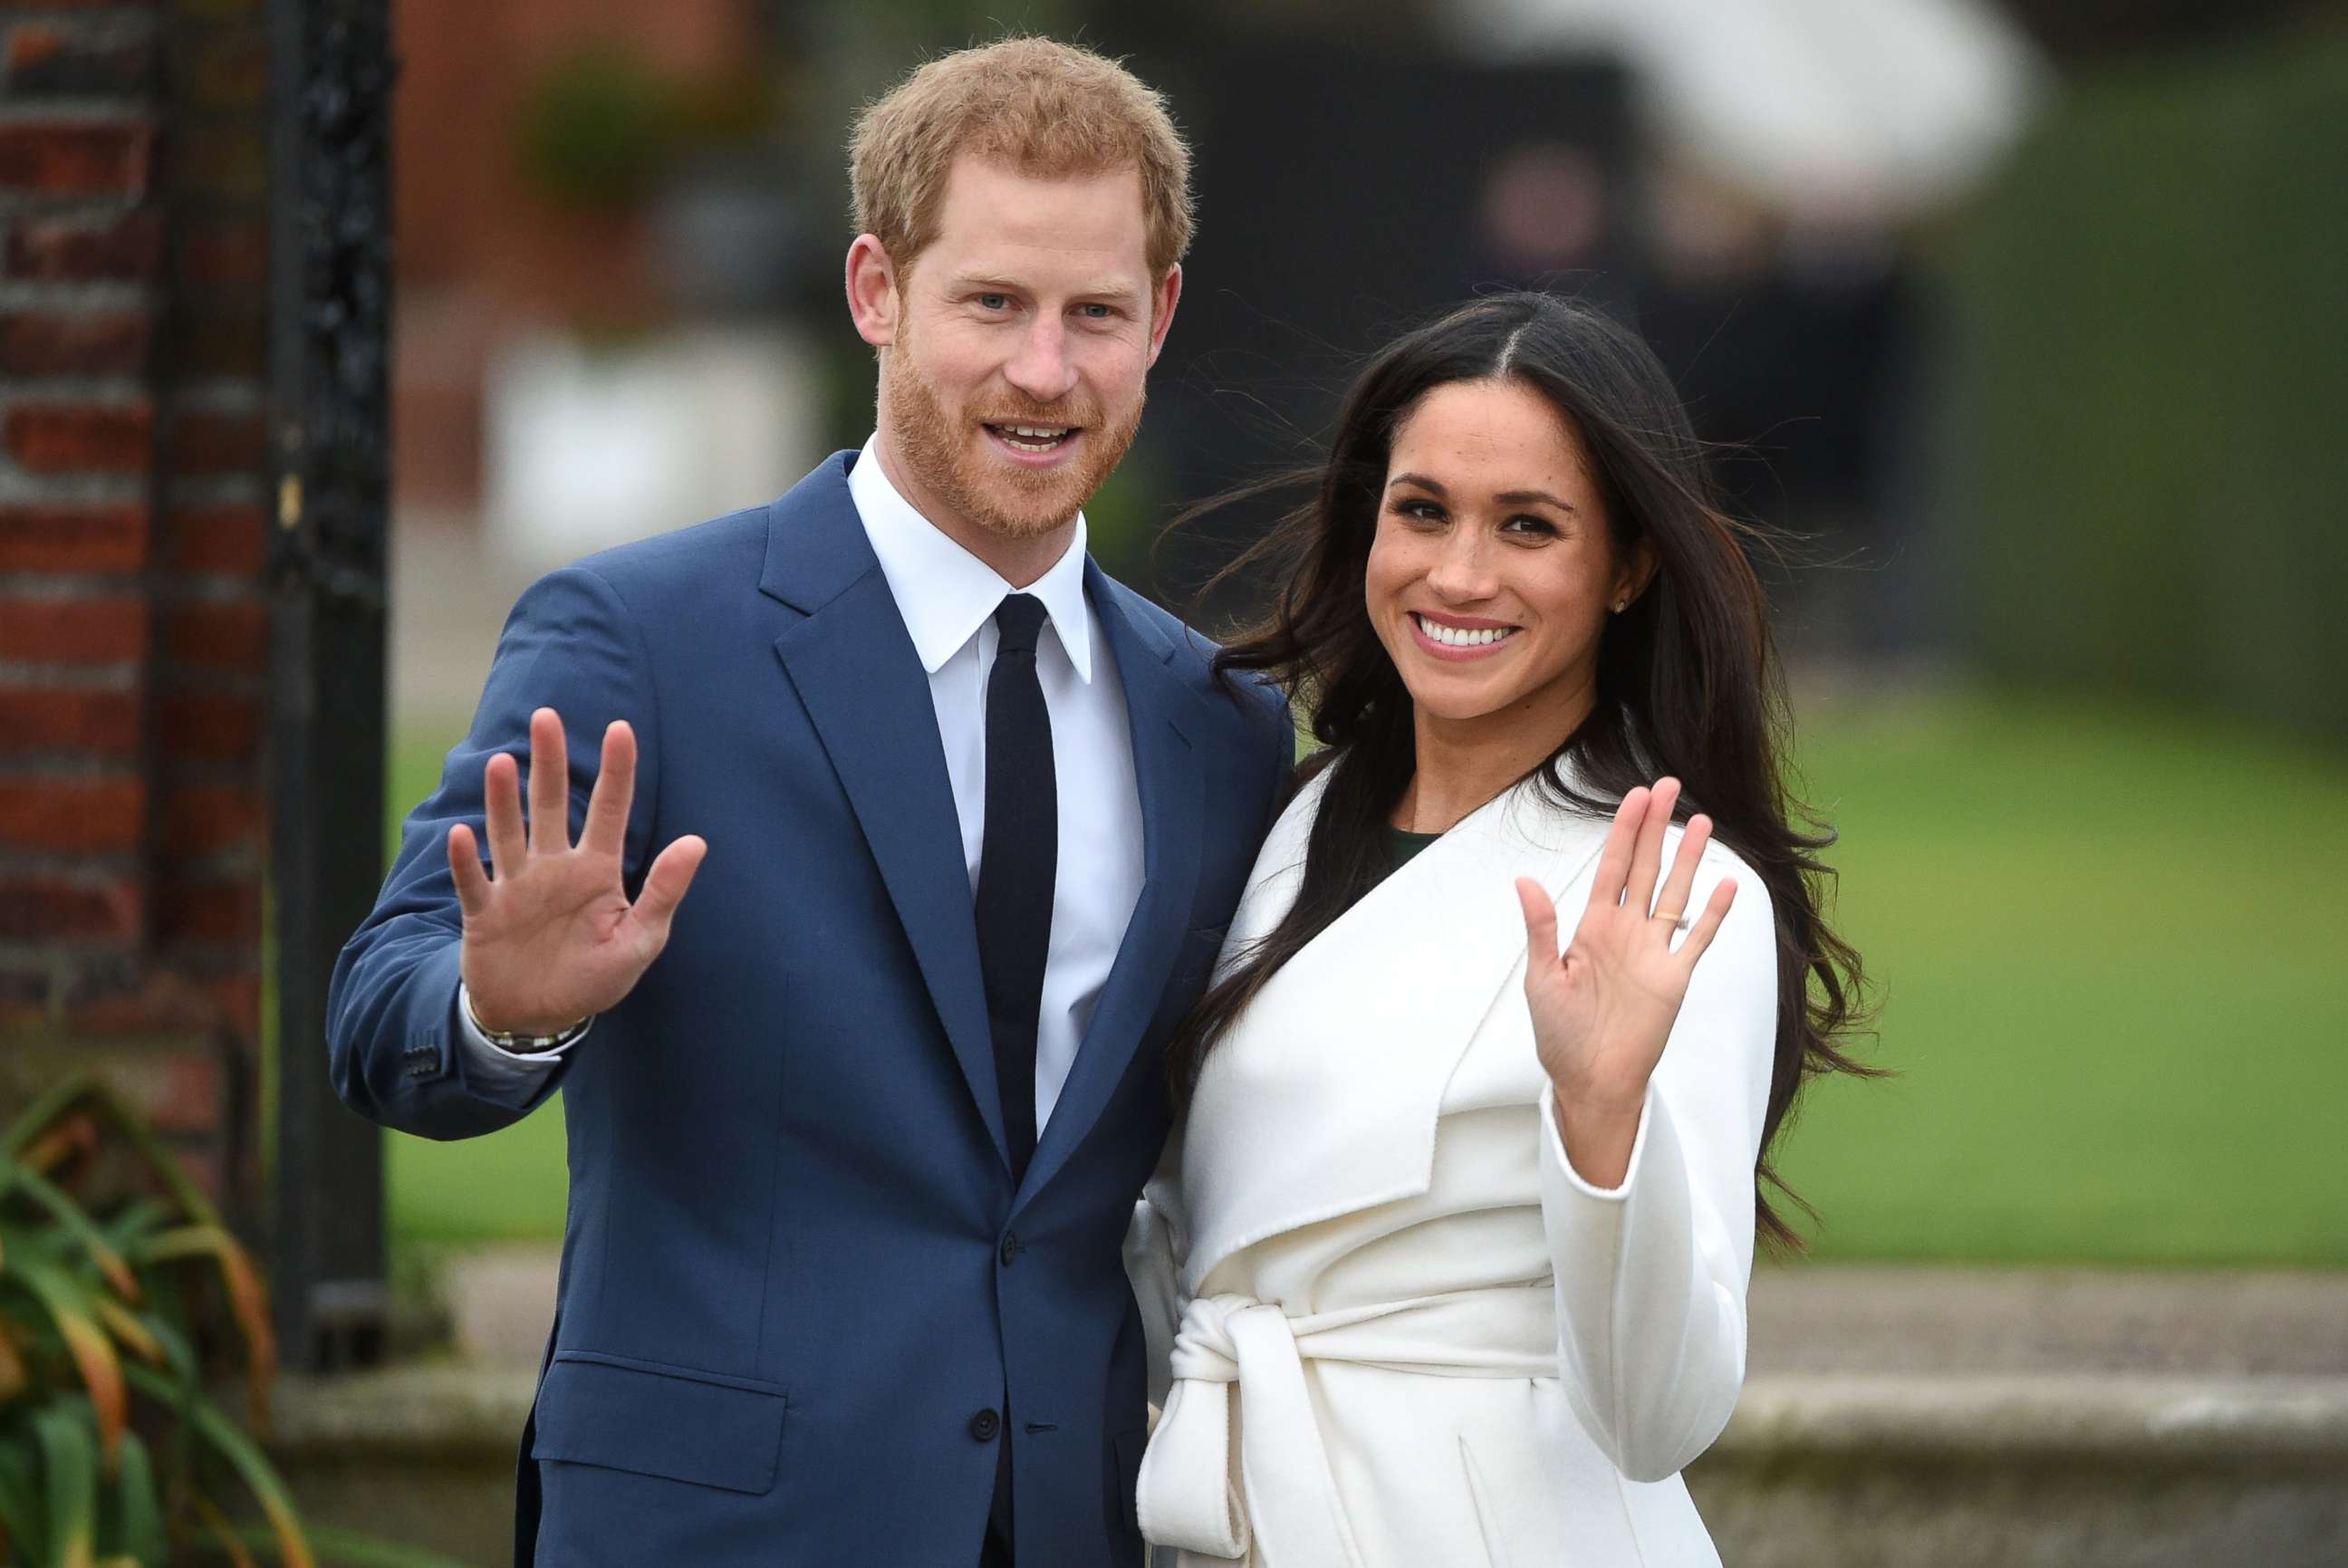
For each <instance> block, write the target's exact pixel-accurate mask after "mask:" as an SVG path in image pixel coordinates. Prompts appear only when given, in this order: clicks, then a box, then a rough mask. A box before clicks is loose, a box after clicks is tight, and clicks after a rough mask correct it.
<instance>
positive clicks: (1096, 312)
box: [974, 294, 1117, 321]
mask: <svg viewBox="0 0 2348 1568" xmlns="http://www.w3.org/2000/svg"><path fill="white" fill-rule="evenodd" d="M974 297H975V298H976V300H977V303H978V308H979V309H981V310H1009V309H1010V308H1011V296H1010V295H1009V294H978V295H976V296H974ZM1076 308H1077V309H1078V310H1080V311H1082V312H1083V313H1084V315H1085V319H1086V320H1087V321H1107V320H1108V319H1109V318H1110V317H1111V316H1113V315H1116V314H1117V313H1116V312H1115V311H1114V310H1112V309H1110V308H1109V307H1108V306H1107V305H1105V304H1082V305H1078V306H1077V307H1076Z"/></svg>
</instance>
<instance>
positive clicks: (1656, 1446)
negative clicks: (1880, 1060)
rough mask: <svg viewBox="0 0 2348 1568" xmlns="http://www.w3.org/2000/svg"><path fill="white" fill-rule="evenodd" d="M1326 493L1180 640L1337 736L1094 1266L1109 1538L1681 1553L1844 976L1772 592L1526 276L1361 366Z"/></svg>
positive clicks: (1687, 439) (1271, 1547)
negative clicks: (1133, 1343)
mask: <svg viewBox="0 0 2348 1568" xmlns="http://www.w3.org/2000/svg"><path fill="white" fill-rule="evenodd" d="M1316 480H1317V491H1318V493H1317V498H1316V499H1315V500H1313V501H1311V502H1310V503H1309V504H1307V505H1306V506H1304V507H1303V509H1302V510H1301V511H1298V512H1296V513H1294V514H1293V515H1292V518H1291V519H1290V521H1288V523H1287V524H1286V525H1285V526H1284V529H1283V531H1281V532H1278V533H1275V534H1274V535H1273V536H1272V539H1270V540H1269V541H1267V545H1268V546H1269V547H1270V548H1272V550H1274V551H1282V550H1285V551H1286V552H1289V553H1290V555H1291V558H1292V566H1291V569H1290V572H1289V573H1288V575H1287V576H1286V578H1285V580H1284V582H1283V583H1282V586H1281V588H1280V589H1279V592H1278V596H1277V599H1276V601H1275V603H1274V607H1273V609H1272V613H1271V615H1270V618H1269V620H1268V621H1267V622H1266V623H1265V624H1263V625H1262V627H1261V628H1259V629H1258V630H1256V631H1254V632H1253V633H1251V634H1249V635H1247V636H1246V637H1244V638H1243V639H1242V640H1241V641H1238V642H1236V643H1234V644H1232V645H1231V646H1229V647H1227V648H1226V649H1224V650H1223V651H1222V652H1221V653H1220V655H1217V657H1216V660H1215V665H1216V668H1217V670H1218V672H1219V673H1225V674H1231V675H1251V676H1253V675H1262V674H1269V675H1270V676H1272V677H1274V678H1275V679H1277V680H1279V681H1280V682H1281V683H1282V685H1283V686H1286V687H1287V689H1288V690H1289V691H1290V693H1291V694H1292V697H1293V698H1294V699H1295V700H1296V701H1297V702H1298V703H1299V705H1300V706H1301V707H1303V709H1304V710H1305V711H1307V712H1308V713H1309V714H1310V717H1311V720H1312V726H1313V732H1314V734H1315V736H1316V737H1317V738H1319V739H1320V740H1321V741H1322V742H1323V746H1324V747H1325V749H1324V750H1323V751H1322V752H1321V753H1320V754H1319V755H1318V756H1317V757H1316V758H1314V759H1313V762H1312V763H1311V764H1309V765H1308V769H1307V771H1306V773H1305V775H1304V777H1305V779H1306V781H1305V782H1304V783H1303V786H1302V788H1301V789H1300V790H1299V792H1298V793H1297V794H1296V796H1295V798H1294V799H1292V801H1291V802H1290V803H1289V804H1288V806H1287V807H1286V809H1285V810H1284V811H1283V812H1282V816H1281V817H1280V819H1279V820H1278V822H1277V824H1276V825H1275V826H1274V828H1273V830H1272V836H1271V838H1270V840H1269V841H1267V843H1266V844H1265V846H1264V850H1263V853H1262V857H1261V858H1260V859H1259V860H1258V861H1257V863H1256V867H1255V870H1254V872H1253V873H1252V874H1251V877H1250V880H1249V884H1248V891H1247V892H1246V894H1245V895H1244V897H1243V898H1242V901H1241V905H1240V910H1239V913H1238V914H1237V915H1236V916H1235V917H1234V919H1233V922H1232V925H1231V934H1230V938H1229V941H1228V943H1227V944H1226V946H1225V950H1224V954H1223V959H1222V965H1221V967H1220V970H1219V972H1218V976H1217V979H1216V981H1215V984H1214V985H1213V986H1212V988H1211V989H1210V991H1209V993H1208V994H1207V995H1206V996H1205V998H1204V999H1203V1000H1202V1001H1201V1003H1200V1008H1199V1010H1198V1012H1197V1014H1196V1015H1195V1016H1193V1017H1192V1019H1191V1020H1190V1021H1189V1023H1188V1024H1187V1025H1186V1026H1185V1028H1184V1030H1183V1032H1182V1033H1181V1034H1180V1035H1179V1036H1178V1037H1177V1040H1176V1044H1175V1046H1174V1047H1173V1049H1172V1051H1171V1053H1170V1066H1171V1068H1172V1070H1173V1072H1174V1074H1175V1086H1174V1087H1175V1090H1176V1093H1177V1095H1178V1097H1179V1098H1181V1099H1186V1100H1187V1109H1186V1112H1185V1116H1184V1119H1183V1122H1182V1128H1181V1131H1180V1133H1179V1136H1178V1137H1177V1138H1176V1139H1175V1140H1173V1141H1172V1142H1171V1143H1170V1144H1169V1152H1168V1156H1167V1158H1166V1161H1164V1163H1163V1165H1162V1166H1161V1169H1160V1172H1159V1177H1158V1178H1157V1179H1156V1180H1154V1181H1152V1183H1151V1184H1150V1187H1149V1189H1148V1194H1147V1197H1146V1200H1145V1202H1144V1203H1143V1204H1142V1205H1140V1207H1139V1209H1138V1212H1137V1216H1136V1223H1135V1228H1134V1232H1133V1234H1132V1236H1131V1238H1130V1240H1129V1243H1128V1267H1129V1268H1130V1269H1131V1271H1132V1272H1133V1274H1134V1276H1135V1281H1136V1285H1137V1288H1138V1290H1139V1292H1140V1293H1141V1294H1142V1295H1143V1296H1144V1298H1145V1300H1146V1301H1148V1304H1149V1309H1150V1310H1149V1313H1148V1316H1149V1319H1150V1327H1151V1330H1152V1336H1153V1341H1154V1344H1153V1351H1154V1352H1155V1353H1156V1357H1157V1368H1158V1370H1159V1375H1160V1377H1161V1378H1163V1377H1170V1379H1171V1387H1170V1390H1169V1397H1168V1399H1167V1403H1166V1406H1165V1411H1164V1415H1163V1418H1161V1419H1160V1421H1159V1424H1158V1426H1157V1429H1156V1431H1155V1434H1154V1436H1153V1438H1152V1439H1151V1443H1150V1446H1149V1449H1148V1457H1147V1458H1146V1460H1144V1463H1143V1468H1142V1474H1141V1482H1140V1486H1141V1496H1140V1513H1141V1522H1142V1528H1143V1531H1144V1532H1145V1533H1146V1534H1147V1535H1148V1538H1149V1539H1150V1540H1151V1541H1153V1542H1157V1543H1159V1545H1161V1546H1164V1547H1169V1548H1173V1549H1175V1551H1174V1553H1172V1555H1174V1556H1176V1557H1177V1558H1178V1560H1179V1562H1180V1563H1184V1564H1195V1563H1209V1562H1214V1563H1222V1562H1226V1561H1232V1560H1238V1561H1243V1562H1249V1563H1258V1564H1268V1565H1270V1568H1423V1565H1425V1564H1432V1563H1442V1564H1446V1565H1447V1568H1451V1565H1465V1564H1469V1563H1479V1564H1480V1563H1489V1564H1493V1565H1494V1568H1498V1565H1499V1564H1504V1563H1516V1564H1519V1565H1523V1564H1530V1563H1558V1562H1564V1561H1569V1560H1570V1561H1571V1562H1573V1563H1585V1564H1591V1565H1600V1564H1603V1565H1608V1568H1613V1565H1620V1568H1637V1565H1642V1564H1643V1565H1644V1568H1666V1565H1671V1568H1684V1565H1689V1564H1711V1563H1717V1562H1718V1558H1717V1556H1716V1555H1715V1552H1714V1550H1713V1546H1712V1543H1711V1541H1710V1538H1709V1537H1708V1535H1707V1534H1706V1532H1705V1530H1704V1524H1703V1522H1702V1521H1701V1520H1699V1519H1698V1518H1697V1516H1696V1513H1695V1510H1694V1506H1693V1504H1692V1503H1691V1502H1690V1501H1689V1498H1688V1493H1687V1490H1686V1488H1685V1486H1684V1484H1683V1483H1682V1482H1681V1480H1680V1479H1679V1471H1680V1470H1681V1469H1682V1468H1683V1467H1684V1466H1685V1465H1686V1464H1688V1463H1689V1461H1691V1460H1694V1458H1695V1457H1696V1456H1697V1455H1698V1454H1700V1453H1702V1452H1703V1451H1704V1449H1705V1448H1706V1447H1707V1446H1709V1445H1710V1443H1711V1442H1712V1440H1713V1439H1714V1438H1715V1437H1716V1436H1717V1435H1718V1434H1719V1432H1720V1431H1721V1429H1722V1428H1723V1427H1724V1426H1725V1424H1726V1422H1727V1420H1728V1417H1729V1413H1730V1411H1731V1410H1732V1409H1733V1408H1735V1403H1736V1398H1737V1393H1738V1389H1739V1387H1740V1385H1741V1383H1742V1381H1743V1376H1744V1366H1745V1340H1746V1335H1745V1310H1744V1303H1745V1295H1746V1284H1747V1280H1748V1276H1749V1274H1750V1272H1751V1268H1752V1262H1753V1253H1754V1243H1755V1240H1756V1231H1757V1232H1759V1233H1763V1234H1766V1235H1768V1236H1770V1237H1772V1238H1774V1239H1776V1240H1777V1241H1781V1242H1790V1241H1791V1240H1792V1239H1793V1233H1792V1232H1791V1231H1790V1230H1789V1229H1788V1228H1787V1225H1786V1223H1785V1222H1784V1220H1783V1219H1782V1218H1781V1217H1780V1215H1779V1214H1778V1213H1777V1212H1776V1210H1775V1209H1774V1208H1773V1207H1772V1206H1771V1204H1770V1202H1768V1200H1767V1199H1766V1197H1765V1196H1764V1195H1763V1193H1762V1192H1761V1190H1760V1183H1761V1182H1762V1181H1764V1180H1766V1179H1767V1178H1768V1177H1769V1176H1770V1163H1769V1150H1770V1146H1771V1142H1772V1140H1773V1139H1774V1137H1775V1135H1776V1131H1777V1129H1778V1127H1779V1126H1780V1124H1781V1123H1782V1122H1783V1120H1784V1119H1785V1116H1786V1113H1787V1109H1788V1107H1789V1105H1790V1104H1791V1102H1792V1100H1793V1098H1794V1095H1795V1093H1796V1091H1797V1088H1799V1086H1800V1085H1801V1083H1802V1082H1803V1081H1804V1078H1805V1077H1806V1076H1807V1075H1812V1074H1816V1073H1818V1072H1822V1071H1827V1070H1832V1069H1836V1068H1850V1067H1851V1066H1852V1064H1851V1063H1850V1062H1849V1061H1848V1060H1847V1059H1846V1058H1845V1057H1843V1056H1842V1055H1841V1053H1840V1052H1839V1051H1838V1049H1837V1047H1836V1045H1835V1036H1836V1034H1837V1032H1838V1029H1840V1028H1841V1026H1843V1025H1844V1023H1845V1022H1846V1016H1847V998H1849V996H1850V995H1852V989H1851V988H1852V986H1853V985H1855V984H1856V982H1857V979H1858V960H1857V955H1856V954H1854V953H1853V952H1852V951H1851V950H1850V949H1849V947H1847V946H1846V945H1845V944H1842V943H1841V942H1840V941H1839V940H1838V938H1837V937H1836V936H1835V935H1834V934H1832V933H1831V932H1830V931H1828V928H1827V926H1826V924H1825V923H1824V921H1823V919H1822V918H1821V914H1820V910H1819V903H1818V896H1817V894H1816V892H1814V890H1813V887H1812V879H1813V878H1814V877H1815V876H1817V875H1818V873H1819V872H1821V871H1822V870H1823V868H1822V867H1821V866H1820V865H1819V864H1818V861H1817V860H1816V859H1815V851H1817V850H1818V848H1820V847H1821V846H1822V845H1823V843H1824V842H1826V840H1824V839H1821V838H1818V837H1811V836H1807V835H1806V834H1805V833H1804V832H1802V831H1801V830H1798V829H1797V827H1796V826H1795V824H1794V823H1793V821H1791V820H1789V818H1788V807H1787V792H1786V789H1785V786H1784V783H1783V781H1782V779H1781V775H1780V770H1779V764H1778V757H1779V748H1780V746H1781V744H1782V742H1783V738H1782V736H1781V734H1780V731H1779V721H1780V716H1781V715H1782V712H1783V707H1782V699H1781V695H1780V691H1779V687H1778V676H1777V673H1776V667H1775V661H1774V655H1773V654H1772V652H1771V646H1770V634H1769V627H1768V620H1767V606H1766V603H1765V600H1764V596H1763V593H1762V590H1761V587H1760V584H1759V583H1758V582H1757V581H1756V578H1755V576H1754V573H1753V572H1752V570H1751V568H1750V567H1749V566H1748V565H1747V563H1746V558H1745V555H1744V553H1743V552H1742V550H1741V548H1740V544H1739V533H1740V531H1739V529H1738V527H1737V525H1736V524H1735V523H1734V522H1733V521H1731V520H1729V519H1728V518H1727V517H1726V516H1725V515H1724V514H1723V513H1722V512H1721V511H1719V510H1718V509H1717V507H1716V506H1715V503H1714V501H1713V500H1712V491H1711V488H1710V485H1709V482H1708V479H1707V475H1706V472H1705V469H1704V459H1703V456H1702V449H1701V447H1700V444H1699V443H1698V441H1697V440H1696V438H1695V437H1694V434H1693V432H1692V431H1691V430H1690V428H1689V425H1688V421H1687V418H1686V415H1685V414H1684V411H1683V409H1682V407H1681V405H1680V403H1679V400H1678V398H1677V397H1676V395H1675V393H1674V392H1673V387H1672V385H1671V382H1670V380H1669V378H1668V377H1667V376H1666V375H1665V373H1664V371H1663V367H1662V366H1661V365H1660V363H1658V361H1657V360H1656V358H1655V356H1653V354H1652V353H1651V352H1650V351H1649V350H1648V348H1647V347H1646V346H1645V345H1644V344H1643V342H1641V341H1640V340H1639V339H1638V338H1637V337H1636V336H1635V335H1632V333H1630V332H1629V331H1627V330H1626V329H1624V328H1622V326H1620V325H1616V324H1614V323H1613V322H1612V321H1611V320H1610V319H1608V318H1607V317H1606V316H1605V315H1601V314H1600V313H1598V312H1596V311H1594V310H1591V309H1587V308H1584V307H1581V306H1579V305H1576V304H1570V303H1567V302H1564V301H1562V300H1559V299H1555V298H1551V297H1548V296H1545V295H1542V294H1505V295H1498V296H1495V297H1492V298H1489V299H1486V300H1482V301H1479V302H1478V303H1476V304H1471V305H1468V306H1466V307H1464V308H1462V309H1460V310H1458V311H1457V312H1455V313H1453V314H1452V315H1447V316H1446V317H1444V318H1443V319H1441V320H1439V321H1437V322H1436V323H1434V324H1433V325H1429V326H1426V327H1424V328H1422V329H1420V330H1418V331H1416V332H1415V333H1412V334H1410V335H1406V336H1405V337H1404V338H1402V339H1401V340H1399V341H1398V342H1396V343H1395V344H1394V345H1393V346H1391V347H1389V348H1388V349H1386V350H1385V351H1384V352H1383V353H1382V354H1380V355H1379V356H1377V357H1376V358H1375V360H1374V361H1373V362H1372V363H1371V364H1370V365H1369V366H1368V367H1367V368H1366V369H1365V371H1364V373H1363V374H1362V376H1361V377H1360V378H1359V379H1358V380H1357V381H1356V382H1355V384H1354V387H1353V388H1352V390H1351V391H1350V393H1349V394H1348V395H1347V397H1346V399H1345V402H1344V407H1343V409H1342V412H1341V414H1340V416H1339V422H1338V426H1337V429H1336V435H1335V438H1334V446H1333V449H1332V450H1331V452H1330V455H1329V457H1328V459H1327V461H1326V464H1325V467H1324V468H1323V469H1322V470H1321V471H1320V472H1319V473H1318V475H1317V476H1316ZM1610 819H1611V820H1610ZM1560 910H1564V911H1566V912H1568V913H1567V918H1569V919H1570V920H1571V921H1572V922H1573V925H1572V929H1571V932H1570V941H1569V942H1567V943H1566V944H1564V945H1563V948H1562V952H1561V953H1560V941H1559V932H1560V913H1559V912H1560Z"/></svg>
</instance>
